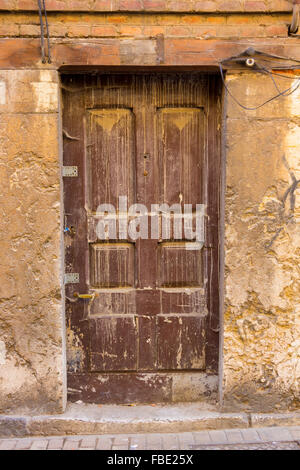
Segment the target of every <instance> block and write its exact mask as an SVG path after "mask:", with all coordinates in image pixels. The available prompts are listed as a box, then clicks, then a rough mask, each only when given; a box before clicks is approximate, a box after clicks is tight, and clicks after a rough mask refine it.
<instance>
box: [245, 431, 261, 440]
mask: <svg viewBox="0 0 300 470" xmlns="http://www.w3.org/2000/svg"><path fill="white" fill-rule="evenodd" d="M241 433H242V436H243V438H244V441H245V442H260V441H261V439H260V437H259V435H258V434H257V431H256V429H242V430H241Z"/></svg>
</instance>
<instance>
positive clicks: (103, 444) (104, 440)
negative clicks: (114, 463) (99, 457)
mask: <svg viewBox="0 0 300 470" xmlns="http://www.w3.org/2000/svg"><path fill="white" fill-rule="evenodd" d="M111 447H112V438H111V437H105V436H100V437H99V439H98V443H97V445H96V449H97V450H111Z"/></svg>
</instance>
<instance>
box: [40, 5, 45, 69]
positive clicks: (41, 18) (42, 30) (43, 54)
mask: <svg viewBox="0 0 300 470" xmlns="http://www.w3.org/2000/svg"><path fill="white" fill-rule="evenodd" d="M38 6H39V17H40V26H41V49H42V62H43V64H45V63H46V56H45V42H44V23H43V14H42V4H41V0H38Z"/></svg>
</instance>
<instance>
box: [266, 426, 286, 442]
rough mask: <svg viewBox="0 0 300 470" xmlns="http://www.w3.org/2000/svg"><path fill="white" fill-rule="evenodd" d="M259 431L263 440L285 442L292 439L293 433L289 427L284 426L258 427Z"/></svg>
mask: <svg viewBox="0 0 300 470" xmlns="http://www.w3.org/2000/svg"><path fill="white" fill-rule="evenodd" d="M257 432H258V434H259V436H260V438H261V440H262V441H277V442H280V441H282V442H284V441H290V440H291V439H292V435H291V434H290V432H289V431H288V430H287V429H283V428H265V429H257Z"/></svg>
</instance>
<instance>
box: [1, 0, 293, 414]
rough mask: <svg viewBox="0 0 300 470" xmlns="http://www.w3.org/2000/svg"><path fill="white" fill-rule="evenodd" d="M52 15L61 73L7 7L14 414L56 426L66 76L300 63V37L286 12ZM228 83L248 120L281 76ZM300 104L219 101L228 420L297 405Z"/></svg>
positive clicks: (6, 375) (249, 5) (7, 355)
mask: <svg viewBox="0 0 300 470" xmlns="http://www.w3.org/2000/svg"><path fill="white" fill-rule="evenodd" d="M47 4H48V5H47V6H48V17H49V18H48V19H49V24H50V41H51V48H52V57H53V61H52V63H51V64H48V63H47V64H43V63H42V62H41V55H40V39H39V35H40V29H39V19H38V13H37V7H36V2H33V1H29V0H28V1H18V2H16V1H11V2H10V1H0V10H1V11H0V36H1V51H0V136H1V138H0V143H1V145H0V181H1V192H0V198H1V202H0V207H1V219H0V240H1V244H0V260H1V261H0V280H1V282H0V413H2V414H15V413H23V414H37V413H40V414H41V413H60V412H63V411H64V409H65V406H66V399H67V398H66V397H67V383H66V372H65V371H66V345H65V343H66V338H65V336H66V335H65V317H64V285H63V279H64V250H63V204H62V184H63V182H62V173H61V166H62V165H61V162H62V139H63V131H62V126H61V106H62V102H61V91H60V73H63V72H64V67H71V68H72V67H77V70H80V69H84V68H85V67H86V66H87V65H89V66H91V67H93V68H94V69H97V68H101V67H103V66H107V67H115V66H118V67H119V70H122V67H123V68H124V70H128V67H130V66H138V67H143V66H149V67H152V70H155V68H156V67H160V66H163V67H164V68H165V69H167V68H168V67H169V68H170V70H171V68H172V69H173V70H174V67H181V68H183V67H185V68H187V67H191V68H193V67H194V68H197V70H201V67H203V70H209V71H210V72H211V71H217V70H218V62H219V61H220V60H222V59H225V58H227V57H230V56H232V55H237V54H238V53H241V52H243V51H244V50H245V49H246V48H247V47H250V46H253V47H254V48H255V49H256V50H260V51H265V52H267V53H274V54H277V55H280V56H285V57H293V58H295V59H298V60H300V46H299V38H295V37H288V33H287V30H288V25H289V24H290V21H291V9H292V2H288V1H272V2H266V1H259V2H258V1H257V2H255V1H254V2H250V1H249V2H247V1H245V2H219V1H209V2H170V1H169V2H165V1H153V2H151V1H147V2H146V1H144V2H136V1H132V2H130V1H126V2H101V1H99V2H83V1H80V2H75V1H69V2H67V1H64V2H54V1H49V2H47ZM83 4H85V5H83ZM108 4H110V7H109V8H108V7H107V6H108ZM237 4H238V5H239V6H237ZM241 38H242V39H241ZM290 68H291V69H292V68H293V69H295V68H296V67H295V63H292V65H291V67H290ZM285 74H286V75H288V74H289V75H288V77H290V78H289V79H287V78H279V77H275V78H276V83H278V84H279V86H280V87H281V89H282V90H284V89H285V88H287V86H293V87H295V85H296V84H297V78H296V76H297V75H298V74H297V71H296V70H293V71H287V70H286V71H285ZM226 83H227V86H228V88H229V89H230V91H231V93H233V94H234V96H235V97H236V98H238V99H239V100H240V101H241V102H242V103H243V104H244V105H245V106H248V107H254V106H255V105H259V104H261V103H262V102H264V101H266V100H267V99H268V98H271V97H272V96H274V95H275V94H276V93H277V91H276V88H275V87H274V82H273V81H272V79H271V78H270V76H266V75H263V74H260V73H257V72H255V71H254V70H249V69H248V70H240V69H239V70H231V69H229V70H228V71H227V74H226ZM287 83H288V85H287ZM299 90H300V89H299V88H298V89H297V90H296V91H295V92H294V93H292V94H290V95H289V96H286V97H280V98H278V99H277V100H274V101H272V102H271V103H269V104H266V105H265V106H263V107H261V108H260V109H259V110H257V111H247V110H245V109H241V108H240V107H239V106H238V105H237V104H236V103H235V102H234V101H233V100H232V98H231V97H230V95H228V93H227V92H226V90H225V89H224V93H223V103H222V110H223V111H222V114H223V124H222V160H223V198H222V199H223V200H222V206H223V212H224V214H223V216H224V217H223V216H222V217H221V223H220V226H221V233H222V238H223V240H224V244H223V245H222V247H221V251H222V253H223V262H222V264H221V266H220V276H221V278H222V279H223V278H224V282H222V284H223V289H222V292H221V294H220V295H221V300H222V302H221V305H222V308H221V312H220V336H221V340H220V359H219V362H220V370H219V385H218V394H219V399H218V401H217V403H218V404H219V405H220V406H221V408H222V409H224V410H230V411H235V410H247V411H254V412H255V411H265V412H270V411H284V410H288V409H289V410H291V409H297V408H298V407H299V400H300V383H299V380H300V285H299V259H300V249H299V247H300V232H299V221H300V185H298V183H299V181H300V157H299V154H300V138H299V137H300V121H299V113H300V92H299Z"/></svg>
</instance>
